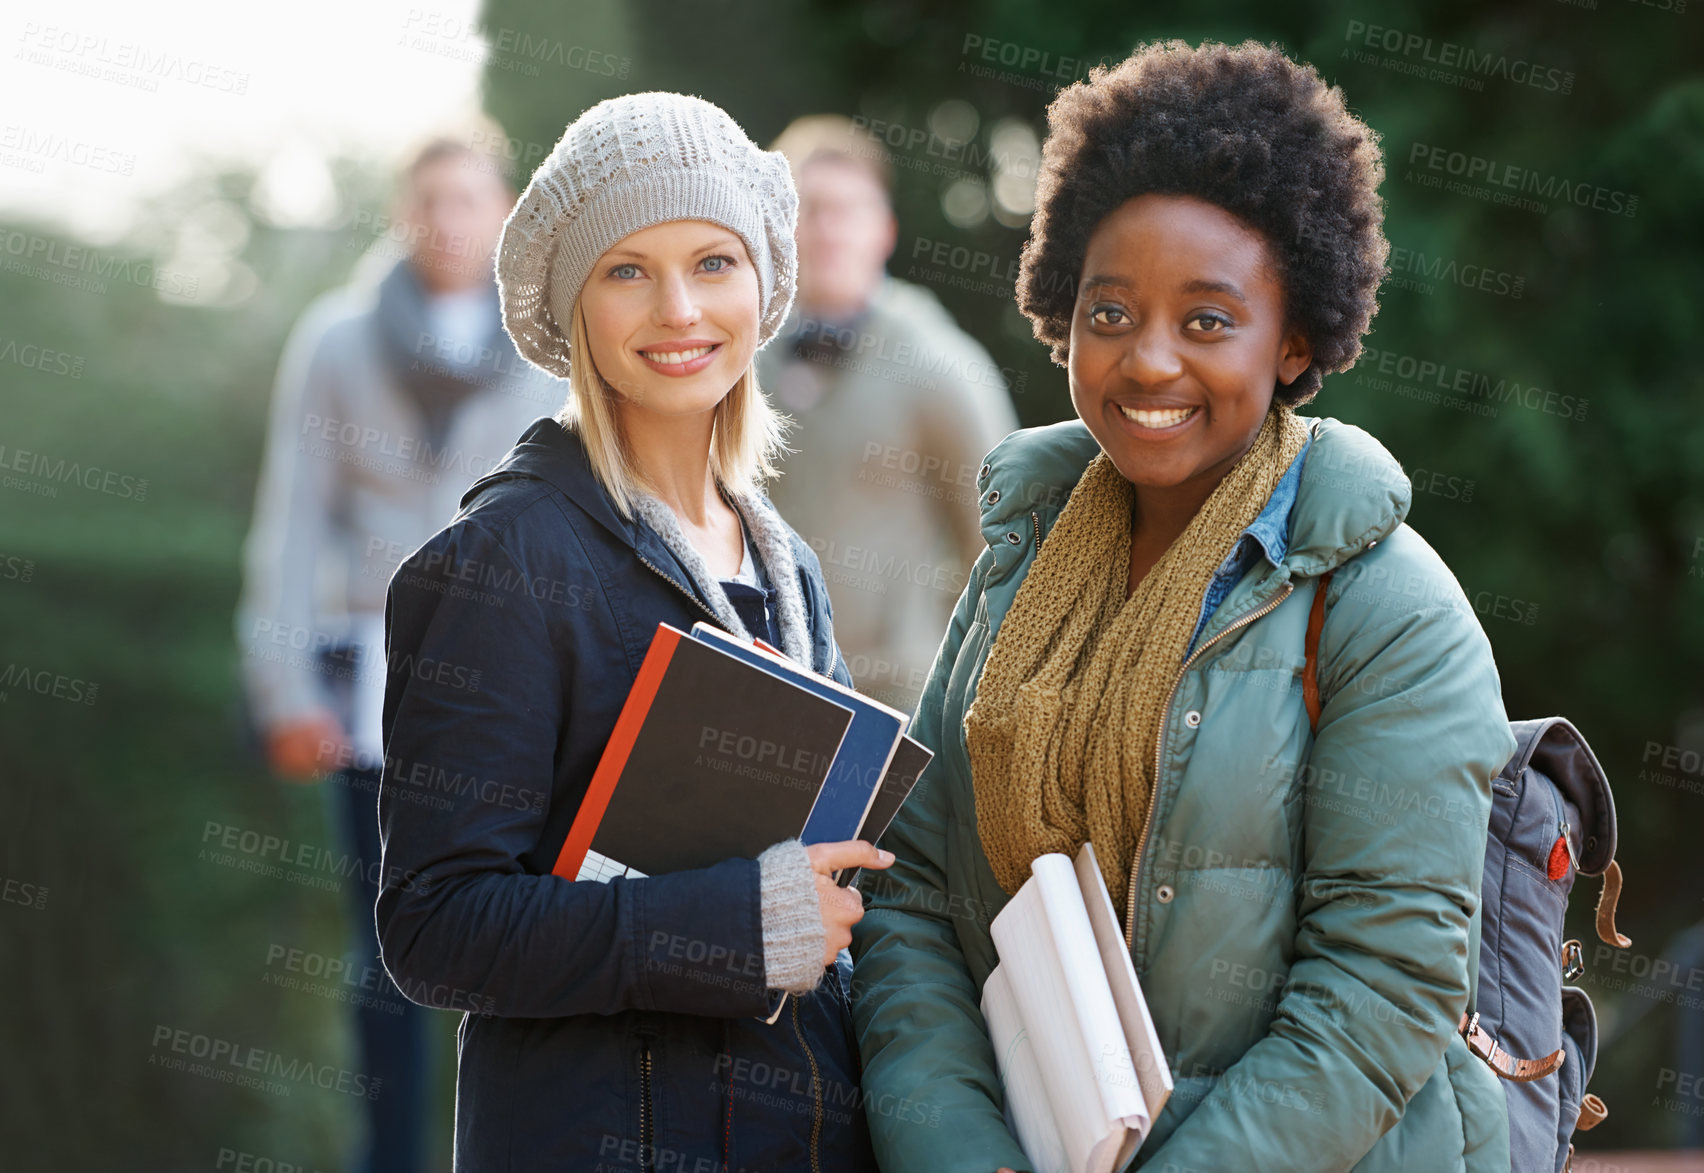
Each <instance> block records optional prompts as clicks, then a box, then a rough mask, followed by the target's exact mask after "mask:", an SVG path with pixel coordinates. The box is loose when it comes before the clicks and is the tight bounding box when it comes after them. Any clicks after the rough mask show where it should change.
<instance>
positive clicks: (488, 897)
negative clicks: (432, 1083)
mask: <svg viewBox="0 0 1704 1173" xmlns="http://www.w3.org/2000/svg"><path fill="white" fill-rule="evenodd" d="M796 208H797V196H796V194H795V192H794V189H793V186H792V181H791V179H790V177H789V174H788V170H787V165H786V163H785V162H784V161H783V160H782V158H781V157H780V156H779V155H775V154H771V153H765V152H763V151H760V150H759V149H758V148H757V147H755V146H754V145H753V144H752V143H751V141H750V140H749V139H748V138H747V137H746V135H745V134H744V133H743V132H742V131H741V130H740V128H739V127H738V126H737V125H736V124H735V123H734V122H733V120H732V119H731V118H729V117H728V115H727V114H725V113H724V112H723V111H722V110H720V109H718V108H717V107H715V106H713V105H711V104H710V103H708V102H705V101H702V100H700V99H697V98H690V97H684V96H682V95H678V94H663V93H648V94H634V95H628V96H626V97H622V98H616V99H612V100H610V101H607V102H601V103H599V104H598V105H596V106H594V107H592V108H591V109H589V110H587V111H586V112H585V113H584V114H582V115H581V116H580V118H578V119H577V120H576V121H575V122H574V123H572V124H571V125H570V126H569V127H568V129H567V131H566V132H565V133H564V135H563V137H562V141H561V142H560V143H559V144H558V145H557V147H556V149H555V151H554V152H553V153H552V155H551V156H550V158H549V159H547V160H546V161H545V163H544V164H543V165H542V166H541V167H540V168H539V170H538V171H537V173H536V174H534V176H533V177H532V180H531V182H530V184H529V185H528V187H527V190H526V191H525V192H524V193H523V194H522V196H521V199H520V201H519V203H518V204H517V205H516V207H515V209H514V211H513V212H512V213H511V215H510V217H509V220H508V223H507V225H506V226H505V230H504V234H503V241H502V245H501V250H500V256H499V260H498V282H499V286H500V288H501V291H502V303H503V316H504V323H505V325H506V326H507V327H508V329H509V332H510V334H511V335H512V336H513V337H514V340H515V343H516V346H517V347H518V348H519V350H520V352H521V354H522V355H524V356H525V357H526V358H527V359H528V360H530V361H531V362H533V363H535V364H537V365H538V366H540V367H542V368H543V369H545V370H547V371H549V372H552V373H554V374H557V375H560V376H563V377H565V378H566V379H567V380H568V385H569V398H568V402H567V404H566V406H565V407H564V409H563V411H562V412H561V414H560V415H559V416H558V417H557V418H554V419H540V420H538V421H536V422H535V423H534V424H533V425H532V426H531V427H530V428H529V429H528V430H527V432H526V433H525V434H524V435H523V436H522V437H521V439H520V442H519V443H518V444H517V445H516V446H515V448H514V449H513V451H511V452H510V453H509V455H508V457H507V458H506V459H505V460H504V461H503V463H502V464H501V465H500V466H498V468H497V469H495V470H494V471H493V472H492V473H491V474H489V475H488V476H486V477H483V478H481V479H480V480H479V481H478V482H476V483H475V484H474V485H473V487H472V488H471V489H469V490H468V492H467V494H466V495H465V496H464V497H463V499H462V508H461V511H460V513H458V514H457V515H456V517H455V519H454V520H453V521H451V523H450V524H449V525H448V526H447V527H446V528H445V529H444V530H442V531H441V532H440V533H439V534H438V535H437V536H436V537H434V538H433V539H432V540H431V541H429V542H428V543H427V544H426V545H425V546H423V547H422V548H421V549H420V550H419V551H418V552H417V553H416V554H415V555H414V556H413V557H412V558H411V559H410V560H409V561H408V562H407V563H405V564H404V565H403V566H402V568H401V569H400V570H399V571H398V572H397V574H396V576H395V578H394V579H393V580H392V583H391V587H390V596H389V604H388V615H389V638H388V643H387V647H388V652H389V678H388V681H387V689H386V696H385V711H384V729H385V738H386V768H385V785H384V790H383V793H382V795H381V799H380V822H381V831H382V834H383V838H384V876H383V884H382V888H381V892H380V896H379V899H378V905H377V918H378V929H379V937H380V942H381V945H382V948H383V956H384V961H385V965H386V967H387V968H388V969H389V970H390V972H391V973H392V974H393V975H394V976H395V978H396V980H397V982H398V984H399V985H400V986H401V988H402V989H403V991H404V992H405V993H408V994H409V995H410V996H411V997H413V998H415V999H416V1000H418V1001H422V1002H425V1003H426V1004H428V1005H433V1006H439V1007H444V1008H449V1009H460V1010H464V1011H466V1012H467V1013H466V1014H465V1016H464V1017H463V1020H462V1025H461V1030H460V1033H459V1036H458V1037H459V1040H460V1047H459V1069H458V1073H457V1091H456V1168H457V1169H468V1170H480V1171H482V1173H483V1171H484V1170H495V1169H508V1170H533V1169H537V1170H541V1171H542V1170H561V1169H590V1168H602V1169H653V1168H655V1169H706V1170H709V1169H715V1170H733V1169H783V1168H786V1169H795V1168H796V1169H807V1168H808V1169H821V1170H845V1171H854V1170H866V1169H871V1168H873V1167H874V1166H873V1161H872V1159H871V1156H870V1149H869V1139H868V1135H867V1132H866V1129H865V1124H864V1117H863V1112H862V1110H861V1103H860V1099H859V1091H858V1064H857V1060H856V1050H855V1047H854V1045H853V1042H852V1040H851V1034H850V1021H851V1020H850V1010H849V997H848V990H849V985H848V981H849V972H850V969H849V962H848V960H847V958H846V957H845V956H844V955H843V954H842V952H841V951H842V949H843V948H844V947H845V946H846V945H847V944H848V943H849V941H850V939H851V933H850V930H851V925H852V923H853V922H854V921H856V920H857V919H858V918H859V916H860V915H861V909H860V907H859V902H858V898H857V896H856V894H855V893H849V892H847V891H845V890H841V889H837V888H835V887H834V886H833V884H832V882H831V881H830V879H829V875H830V873H831V872H832V871H834V870H835V869H837V868H840V867H845V866H849V865H862V866H865V867H876V868H880V867H884V866H886V863H887V861H889V860H891V856H888V855H887V853H885V852H878V851H877V849H876V848H874V847H873V846H871V845H870V844H868V843H861V842H853V843H839V844H820V845H815V846H812V847H810V848H809V849H807V848H805V847H804V846H802V845H801V844H800V843H799V842H798V841H797V840H791V841H787V842H784V843H779V844H776V845H775V846H774V847H771V848H770V849H769V850H767V851H765V852H764V853H763V854H762V855H761V856H760V857H759V858H758V859H755V860H752V859H729V860H726V861H724V862H722V863H719V864H716V865H714V866H712V867H708V868H703V869H699V870H695V871H690V872H683V873H675V874H669V875H661V876H653V877H649V878H645V879H615V880H612V881H610V882H608V883H597V882H592V881H578V882H572V883H570V882H567V881H564V880H562V879H559V878H557V877H555V876H553V875H551V874H550V871H551V867H552V864H553V863H554V860H555V857H556V855H557V852H558V851H559V849H560V848H561V846H562V843H563V840H564V838H565V837H566V835H567V832H568V828H569V825H570V823H571V822H572V821H573V818H574V814H575V812H576V810H577V809H578V807H579V803H580V799H581V797H582V796H583V795H584V793H585V791H586V787H587V785H588V783H589V782H590V780H591V776H592V772H593V769H594V768H595V766H596V764H597V761H598V758H599V755H600V754H601V753H602V751H603V748H604V745H605V743H606V742H607V741H608V739H609V735H610V733H611V731H612V729H613V727H614V725H615V720H616V716H617V714H618V713H619V711H620V709H621V705H622V702H623V700H624V699H625V697H626V694H627V691H628V688H629V686H630V685H631V684H632V682H633V680H634V677H635V675H636V673H637V671H638V668H639V664H640V661H641V660H642V659H643V657H644V654H645V651H646V648H647V646H648V644H649V642H650V638H651V635H652V633H653V632H654V631H655V629H656V626H657V624H658V623H659V622H667V623H670V624H673V625H674V626H676V627H680V628H687V627H690V626H691V625H692V624H693V623H695V622H698V621H700V620H704V621H708V622H711V623H714V624H717V625H719V626H721V627H723V628H725V629H727V630H728V631H730V632H733V633H736V634H741V635H747V636H759V637H762V638H765V639H767V640H768V641H769V642H771V643H772V644H774V645H776V646H778V647H780V648H782V649H783V650H785V651H786V652H787V654H788V655H790V656H792V657H793V658H794V659H796V660H798V661H800V662H802V663H806V664H809V665H810V666H812V667H813V668H814V669H816V670H817V671H819V672H822V673H825V674H831V675H833V676H834V677H835V678H836V679H839V680H841V681H842V682H848V681H849V677H848V675H847V671H846V668H845V665H844V664H843V663H841V661H840V657H839V654H838V652H837V650H836V647H835V643H834V637H833V634H832V631H831V629H830V623H829V620H830V613H829V607H828V596H827V593H826V591H825V589H824V587H823V582H822V575H821V570H820V567H819V566H818V564H817V560H816V558H815V556H814V555H813V554H812V553H811V552H810V550H809V548H808V547H807V546H806V545H805V544H804V543H803V542H802V541H801V540H800V539H799V538H798V536H797V535H796V534H794V532H793V531H792V530H791V529H790V528H788V526H787V525H786V523H785V522H783V521H782V520H781V519H780V518H779V517H778V516H777V515H776V514H775V512H774V510H773V509H772V508H771V507H770V506H769V504H768V502H767V501H766V500H765V498H764V497H763V495H762V492H761V491H760V488H759V486H760V484H761V482H762V480H763V479H764V478H765V476H766V475H768V474H769V473H770V471H771V460H772V458H773V456H774V454H775V452H776V449H777V445H778V443H779V432H780V420H779V419H778V418H777V416H776V415H775V414H774V412H773V410H772V409H771V407H770V406H769V404H768V402H767V401H766V400H765V399H764V397H763V395H762V393H761V392H760V391H759V389H758V386H757V383H756V380H755V379H754V377H753V375H752V370H751V364H752V358H753V356H754V354H755V353H756V351H757V349H758V347H760V346H761V345H763V344H764V343H765V342H767V341H768V340H769V338H770V337H771V336H772V335H773V334H774V332H775V330H776V327H777V326H778V325H779V324H780V322H781V320H782V318H783V316H784V315H785V314H786V312H787V308H788V305H789V304H790V302H791V301H792V297H793V290H794V272H795V261H794V247H793V228H794V221H795V215H796ZM782 991H788V992H792V993H794V994H796V995H798V996H797V997H795V998H793V999H790V1000H789V1002H790V1004H789V1005H788V1006H787V1007H785V1008H784V1009H783V1010H782V1013H781V1016H780V1017H779V1018H778V1019H777V1020H776V1021H775V1022H774V1023H773V1024H772V1025H771V1024H766V1022H765V1021H764V1020H765V1018H766V1017H767V1016H768V1015H769V1014H770V1012H771V1011H772V1009H773V1007H774V1006H775V1003H776V1002H777V1001H778V1000H779V995H780V992H782Z"/></svg>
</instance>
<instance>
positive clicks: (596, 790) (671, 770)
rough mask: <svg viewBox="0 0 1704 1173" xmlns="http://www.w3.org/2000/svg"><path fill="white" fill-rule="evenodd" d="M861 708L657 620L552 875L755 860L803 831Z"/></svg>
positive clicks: (645, 871) (645, 872)
mask: <svg viewBox="0 0 1704 1173" xmlns="http://www.w3.org/2000/svg"><path fill="white" fill-rule="evenodd" d="M851 723H852V710H851V709H849V708H847V707H846V706H845V705H840V704H836V703H835V702H833V701H831V700H828V699H826V698H824V697H821V696H817V695H814V694H812V693H810V692H807V691H806V690H805V689H803V688H800V687H799V686H798V685H796V684H793V683H791V682H790V681H787V680H784V679H782V678H780V677H778V676H776V675H774V674H773V673H771V672H768V671H765V670H764V669H762V668H759V667H756V666H754V665H752V664H749V663H746V662H744V661H742V660H740V659H739V658H738V657H736V656H733V655H730V654H729V653H727V652H725V651H723V650H721V649H720V648H717V647H715V646H713V645H711V644H708V643H703V642H700V641H698V640H695V639H690V638H688V637H687V636H686V634H685V633H684V632H681V631H678V630H676V629H675V628H673V627H670V626H668V625H667V624H658V625H657V633H656V635H655V636H654V637H653V638H652V640H651V647H650V650H649V651H648V652H647V653H646V655H645V660H644V663H642V664H641V665H640V667H639V675H638V678H637V679H636V680H635V681H634V683H633V688H632V690H631V691H630V692H629V693H628V695H627V703H626V704H625V705H624V706H623V707H622V710H621V715H620V717H619V718H617V720H616V723H615V731H614V732H613V733H612V734H611V735H610V739H609V744H608V745H607V746H606V747H605V749H604V753H603V757H602V758H601V759H599V761H598V767H597V770H596V771H595V772H594V773H593V775H592V782H591V785H590V787H589V788H588V789H587V792H586V797H585V799H584V800H582V802H581V803H580V810H579V813H578V814H577V815H576V816H575V818H574V824H573V826H572V827H571V828H570V829H569V831H568V838H567V841H566V842H565V843H564V844H563V846H562V851H561V853H560V854H559V855H558V856H557V860H556V866H555V868H554V869H552V870H553V871H554V873H555V874H556V875H558V876H562V877H563V878H564V879H569V880H609V879H613V878H615V877H617V876H650V875H658V874H661V873H664V872H674V871H684V870H687V869H689V868H699V867H708V866H709V865H711V864H714V863H718V862H720V861H722V860H724V859H728V858H731V857H736V856H737V857H743V858H746V859H753V858H756V857H757V855H758V854H760V853H761V852H762V851H764V850H765V849H766V848H768V847H770V846H772V845H773V844H775V843H778V842H780V841H781V840H783V839H791V838H794V837H795V836H797V835H799V833H800V832H801V831H802V830H803V829H804V826H805V823H806V822H807V821H808V820H809V818H810V815H811V808H812V806H813V805H815V803H816V800H817V795H818V794H819V793H820V792H821V790H822V786H823V782H824V780H825V779H826V778H827V777H828V771H829V766H830V765H831V764H832V763H833V761H834V758H835V755H836V754H837V753H838V752H839V750H840V743H841V741H842V739H843V738H844V737H845V736H846V730H847V728H848V727H849V726H850V725H851Z"/></svg>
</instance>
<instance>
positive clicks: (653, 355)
mask: <svg viewBox="0 0 1704 1173" xmlns="http://www.w3.org/2000/svg"><path fill="white" fill-rule="evenodd" d="M721 345H722V344H721V343H720V342H718V343H716V345H715V346H692V347H688V348H687V349H685V350H641V351H640V352H639V353H640V354H641V355H643V356H644V357H645V358H648V359H650V360H651V361H652V362H654V363H662V364H663V365H664V366H669V367H676V366H683V365H685V364H686V363H689V362H691V361H692V360H693V359H695V358H703V357H704V356H705V355H707V354H709V353H710V352H711V351H713V350H715V349H717V348H718V347H720V346H721Z"/></svg>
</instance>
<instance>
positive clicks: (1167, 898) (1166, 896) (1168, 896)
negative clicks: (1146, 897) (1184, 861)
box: [1154, 884, 1177, 904]
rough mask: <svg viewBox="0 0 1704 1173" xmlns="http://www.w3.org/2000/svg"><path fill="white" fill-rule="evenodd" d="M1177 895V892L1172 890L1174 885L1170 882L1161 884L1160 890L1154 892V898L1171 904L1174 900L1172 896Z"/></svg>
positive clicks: (1162, 902)
mask: <svg viewBox="0 0 1704 1173" xmlns="http://www.w3.org/2000/svg"><path fill="white" fill-rule="evenodd" d="M1176 895H1177V893H1176V892H1174V891H1172V886H1171V885H1170V884H1161V885H1160V887H1159V890H1158V891H1156V892H1155V893H1154V899H1156V900H1158V901H1159V902H1160V903H1161V904H1170V903H1171V902H1172V897H1173V896H1176Z"/></svg>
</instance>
